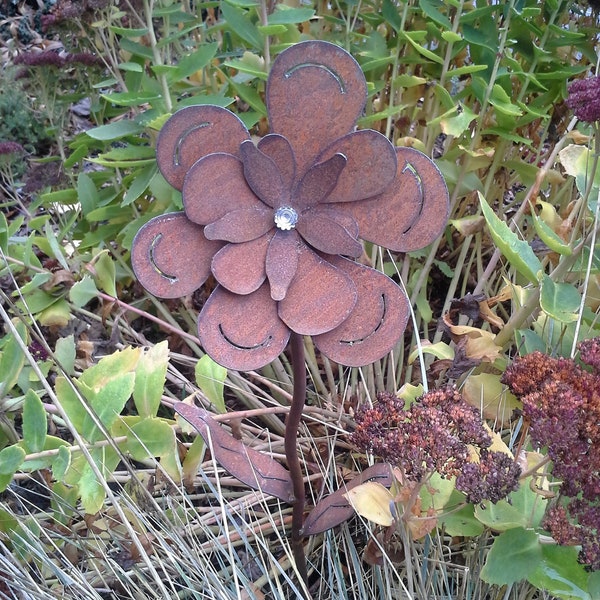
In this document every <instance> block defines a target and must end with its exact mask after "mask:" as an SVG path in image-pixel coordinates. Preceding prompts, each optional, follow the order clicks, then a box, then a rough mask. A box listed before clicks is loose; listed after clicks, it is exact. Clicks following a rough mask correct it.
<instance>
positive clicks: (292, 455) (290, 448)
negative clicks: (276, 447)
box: [284, 333, 309, 598]
mask: <svg viewBox="0 0 600 600" xmlns="http://www.w3.org/2000/svg"><path fill="white" fill-rule="evenodd" d="M290 349H291V352H292V369H293V377H294V392H293V395H292V405H291V407H290V412H289V413H288V416H287V419H286V421H285V440H284V447H285V457H286V460H287V465H288V470H289V472H290V476H291V478H292V484H293V486H294V501H293V504H292V507H293V508H292V536H291V537H292V539H291V542H292V553H293V556H294V560H295V562H296V569H297V571H298V575H299V577H300V578H301V579H302V582H303V583H304V584H305V586H306V591H305V592H304V594H306V593H307V590H308V571H307V568H306V556H305V554H304V544H303V543H302V524H303V519H304V505H305V491H304V477H303V475H302V467H301V465H300V457H299V456H298V443H297V440H298V428H299V427H300V420H301V419H302V409H303V408H304V403H305V400H306V363H305V361H304V340H303V338H302V336H301V335H298V334H297V333H293V334H292V335H291V337H290ZM307 598H309V596H307Z"/></svg>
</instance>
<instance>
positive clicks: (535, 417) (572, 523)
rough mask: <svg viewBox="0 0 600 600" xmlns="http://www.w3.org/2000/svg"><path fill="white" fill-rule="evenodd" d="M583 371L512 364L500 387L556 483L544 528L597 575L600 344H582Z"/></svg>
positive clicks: (541, 363)
mask: <svg viewBox="0 0 600 600" xmlns="http://www.w3.org/2000/svg"><path fill="white" fill-rule="evenodd" d="M579 351H580V358H581V360H582V361H583V362H584V363H586V364H588V365H589V366H591V367H592V369H593V370H592V371H588V370H586V369H584V368H583V367H581V366H579V365H578V364H576V363H575V361H573V360H571V359H566V358H553V357H550V356H547V355H545V354H542V353H541V352H533V353H532V354H528V355H527V356H524V357H520V358H517V359H516V360H515V362H514V363H513V364H512V365H511V366H510V367H509V368H508V369H507V370H506V372H505V374H504V376H503V382H504V383H506V384H507V385H508V386H509V388H510V389H511V391H512V392H513V393H514V394H515V395H516V396H518V397H519V398H520V399H521V400H522V402H523V416H524V418H525V419H526V422H527V423H528V424H529V434H530V436H531V440H532V442H533V443H534V444H535V445H537V446H538V447H540V448H546V451H547V453H548V457H549V458H551V459H552V461H553V467H552V474H553V476H554V477H555V478H557V479H559V480H560V481H561V486H560V493H559V496H558V497H557V499H556V502H555V503H554V504H553V505H552V507H551V508H549V509H548V511H547V513H546V516H545V519H544V526H545V527H546V528H547V529H548V531H550V533H551V534H552V536H553V537H554V538H555V539H556V540H557V541H558V542H559V543H561V544H574V543H577V544H580V545H581V547H582V551H581V553H580V557H579V558H580V561H581V562H582V563H583V564H586V565H589V566H590V567H591V568H592V569H594V570H596V569H600V545H599V543H598V538H599V535H600V475H599V473H600V368H599V367H600V338H596V339H593V340H588V341H586V342H582V343H581V344H580V346H579Z"/></svg>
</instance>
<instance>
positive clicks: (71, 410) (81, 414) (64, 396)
mask: <svg viewBox="0 0 600 600" xmlns="http://www.w3.org/2000/svg"><path fill="white" fill-rule="evenodd" d="M92 368H93V367H92ZM54 389H55V391H56V397H57V398H58V401H59V403H60V405H61V406H62V408H63V410H64V411H65V412H66V413H67V416H68V417H69V420H70V421H71V423H72V424H73V427H75V429H76V430H77V431H78V432H79V433H81V432H82V430H83V422H84V419H85V418H86V416H87V412H86V410H85V407H84V406H83V404H82V401H81V399H80V397H79V395H78V394H77V391H76V390H75V389H73V385H72V383H71V381H70V380H68V379H67V378H66V377H57V378H56V382H55V384H54Z"/></svg>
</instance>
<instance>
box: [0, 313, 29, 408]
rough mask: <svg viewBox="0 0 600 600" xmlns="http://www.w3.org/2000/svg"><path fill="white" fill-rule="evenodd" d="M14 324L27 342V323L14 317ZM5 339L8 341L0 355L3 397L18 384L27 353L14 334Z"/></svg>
mask: <svg viewBox="0 0 600 600" xmlns="http://www.w3.org/2000/svg"><path fill="white" fill-rule="evenodd" d="M13 324H14V326H15V328H16V330H17V333H18V334H19V337H20V338H21V340H23V342H25V343H27V327H26V326H25V323H23V322H22V321H20V320H18V319H13ZM4 339H5V340H6V342H5V344H4V346H3V348H2V354H1V355H0V398H3V397H4V396H5V395H6V394H7V393H8V392H9V391H10V390H11V389H12V388H13V387H14V386H15V385H16V383H17V380H18V379H19V375H20V373H21V369H22V368H23V365H24V364H25V355H24V354H23V351H22V350H21V346H20V345H19V343H18V342H17V340H16V339H15V338H14V336H13V334H12V333H9V334H8V335H7V336H6V337H5V338H4Z"/></svg>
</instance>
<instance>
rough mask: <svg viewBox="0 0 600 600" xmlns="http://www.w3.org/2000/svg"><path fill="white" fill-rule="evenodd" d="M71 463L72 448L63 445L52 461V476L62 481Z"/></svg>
mask: <svg viewBox="0 0 600 600" xmlns="http://www.w3.org/2000/svg"><path fill="white" fill-rule="evenodd" d="M70 465H71V450H70V448H69V447H68V446H61V447H60V448H59V449H58V454H57V455H56V456H55V457H54V460H53V461H52V476H53V477H54V479H56V481H62V479H63V478H64V476H65V473H66V472H67V469H68V468H69V466H70Z"/></svg>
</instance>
